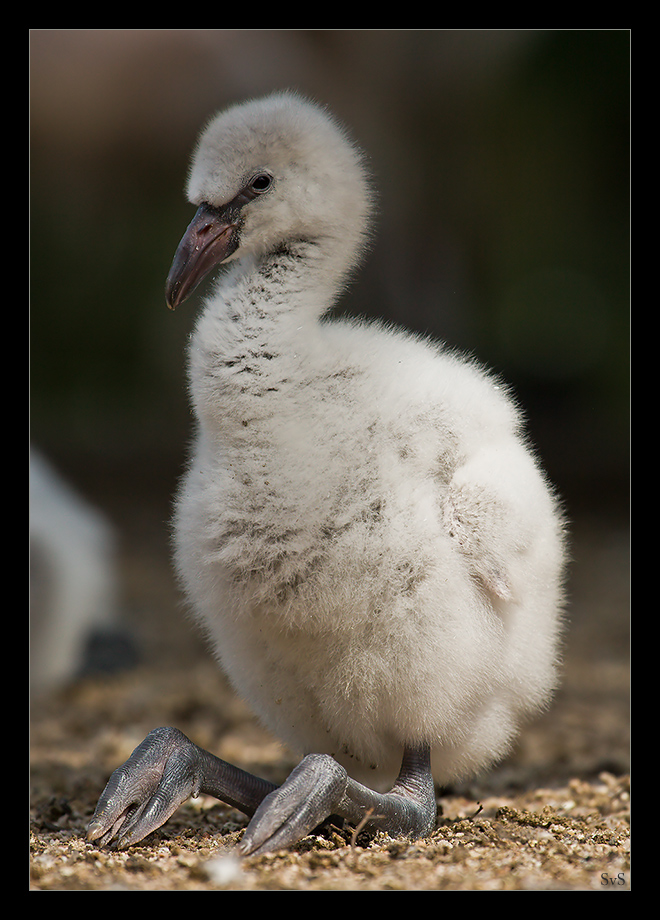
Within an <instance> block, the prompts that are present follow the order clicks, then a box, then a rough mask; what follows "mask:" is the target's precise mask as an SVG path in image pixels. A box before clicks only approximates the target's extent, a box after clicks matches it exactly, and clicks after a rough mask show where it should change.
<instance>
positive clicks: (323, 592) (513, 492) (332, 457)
mask: <svg viewBox="0 0 660 920" xmlns="http://www.w3.org/2000/svg"><path fill="white" fill-rule="evenodd" d="M316 246H317V244H316V243H312V242H308V241H304V240H302V241H300V240H299V241H296V242H295V243H291V244H290V245H289V246H288V247H287V248H286V249H280V250H279V251H275V252H270V253H268V254H267V255H264V256H263V257H261V258H259V259H257V260H254V261H252V260H250V261H249V263H248V265H247V266H246V265H245V264H244V263H241V262H239V263H238V264H237V265H236V266H234V267H233V269H230V272H229V274H228V275H227V276H225V277H224V278H223V279H222V280H221V282H220V284H219V286H218V288H217V290H216V292H215V293H214V294H213V295H212V296H211V297H210V298H209V300H208V302H207V303H206V306H205V309H204V312H203V314H202V317H201V319H200V322H199V324H198V327H197V330H196V332H195V335H194V338H193V341H192V345H191V350H190V379H191V393H192V398H193V403H194V406H195V411H196V415H197V418H198V434H197V440H196V444H195V449H194V452H193V455H194V459H193V461H192V463H191V467H190V470H189V472H188V475H187V477H186V479H185V482H184V484H183V487H182V489H181V493H180V496H179V502H178V510H177V516H176V534H177V538H176V545H177V553H176V558H177V566H178V570H179V573H180V576H181V579H182V581H183V584H184V586H185V589H186V592H187V594H188V596H189V598H190V600H191V602H192V607H193V610H194V612H195V614H196V616H197V617H198V618H199V620H200V622H201V623H202V625H203V627H204V629H205V630H206V632H207V633H208V635H209V637H210V639H211V642H212V644H213V647H214V649H215V652H216V654H217V656H218V658H219V660H220V662H221V664H222V667H223V669H224V670H225V671H226V673H227V674H228V676H229V677H230V679H231V681H232V682H233V684H234V686H235V687H236V689H237V690H238V692H239V693H240V694H241V695H242V696H244V697H245V698H246V699H247V700H248V701H249V702H250V704H251V705H252V707H253V708H254V710H255V711H256V713H257V714H258V715H259V716H260V717H261V718H262V719H263V720H264V721H265V722H266V724H267V725H268V726H269V727H270V728H271V729H272V730H273V731H274V732H275V733H276V734H277V735H278V736H279V737H281V738H282V739H283V740H285V741H286V742H287V743H289V744H290V745H291V746H292V747H293V748H294V749H296V750H299V751H303V752H308V751H323V752H328V753H331V754H333V755H334V756H335V757H336V758H337V759H338V760H339V761H340V762H341V763H343V764H344V765H345V766H346V767H347V769H349V771H350V772H351V773H352V774H353V775H355V776H357V777H361V778H365V779H368V780H369V781H370V783H372V784H377V785H380V784H381V782H382V783H386V782H388V781H389V780H391V778H392V776H393V775H395V774H396V770H397V769H398V767H399V765H400V762H401V752H402V749H403V746H404V744H415V743H420V742H431V744H432V747H433V749H434V766H435V774H436V778H437V779H438V781H440V782H445V781H448V780H450V779H452V778H455V777H457V776H461V775H464V774H466V773H469V772H473V771H475V770H478V769H480V768H482V767H484V766H485V765H487V764H488V763H490V762H492V761H493V760H495V759H497V758H498V757H500V756H501V755H502V754H503V753H505V751H506V750H507V748H508V746H509V743H510V740H511V737H512V733H513V732H514V731H515V728H516V726H517V723H518V722H519V721H520V718H521V716H523V715H525V714H526V713H527V712H528V711H533V710H534V709H535V708H537V707H538V706H539V705H542V704H543V703H544V702H545V700H546V699H547V697H548V694H549V692H550V691H551V689H552V688H553V686H554V683H555V643H556V634H557V625H558V623H557V607H558V602H559V592H560V583H559V572H560V568H561V565H560V562H561V538H560V534H561V527H560V525H559V521H558V517H557V515H556V513H555V510H554V506H553V501H552V498H551V496H550V493H549V491H548V490H547V488H546V486H545V484H544V482H543V479H542V477H541V476H540V474H539V472H538V470H537V469H536V466H535V464H534V462H533V460H532V458H531V457H530V455H529V453H528V451H527V450H526V449H525V447H524V444H523V442H522V440H521V438H520V436H519V434H518V427H519V419H518V414H517V411H516V410H515V408H514V407H513V405H512V403H511V401H510V400H509V398H508V397H507V395H506V392H505V390H504V389H503V388H502V387H501V386H499V385H498V384H497V383H496V382H493V381H491V380H490V379H489V378H488V377H487V376H486V375H485V374H484V373H483V372H482V371H481V370H480V369H478V368H477V367H475V366H474V365H473V364H470V363H468V362H465V361H464V360H462V359H459V358H457V357H455V356H452V355H450V354H448V353H444V352H442V351H441V350H439V349H438V348H436V347H435V346H433V345H431V344H429V343H427V342H425V341H423V340H420V339H417V338H415V337H412V336H410V335H407V334H406V333H403V332H399V331H394V330H391V329H387V328H383V327H380V326H378V325H367V324H362V323H358V322H347V321H332V320H322V319H321V315H322V313H323V312H324V309H325V307H327V306H329V305H330V302H329V301H328V300H327V298H326V299H325V300H323V298H322V296H320V297H319V300H318V301H317V309H315V310H308V309H307V308H306V304H305V302H304V301H305V297H303V296H301V295H300V293H299V292H300V291H305V292H309V291H310V290H312V289H313V288H314V287H315V281H316V276H317V275H318V273H319V271H321V272H322V268H323V267H322V264H321V265H319V261H320V260H319V256H318V253H317V251H316ZM319 301H320V303H319Z"/></svg>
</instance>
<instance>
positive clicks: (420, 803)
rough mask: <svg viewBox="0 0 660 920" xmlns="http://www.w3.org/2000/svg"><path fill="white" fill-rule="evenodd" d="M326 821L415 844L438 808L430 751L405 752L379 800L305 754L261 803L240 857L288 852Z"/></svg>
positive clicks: (323, 760)
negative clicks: (334, 818) (342, 820)
mask: <svg viewBox="0 0 660 920" xmlns="http://www.w3.org/2000/svg"><path fill="white" fill-rule="evenodd" d="M330 815H338V816H339V817H341V818H345V819H346V820H347V821H349V823H351V824H355V825H357V824H359V823H360V822H362V821H364V819H365V818H366V819H367V820H366V823H365V825H364V826H365V827H366V828H368V829H372V830H383V831H386V832H387V833H389V834H391V835H392V836H393V837H401V836H404V837H411V838H413V839H415V838H418V837H423V836H426V835H428V834H429V833H430V832H431V831H432V830H433V828H434V826H435V818H436V802H435V791H434V786H433V777H432V775H431V763H430V752H429V749H428V748H420V749H406V750H405V751H404V755H403V761H402V764H401V771H400V773H399V777H398V779H397V781H396V783H395V784H394V786H393V787H392V790H391V791H390V792H388V793H385V794H381V793H378V792H374V791H373V790H372V789H369V788H367V787H366V786H363V785H361V784H360V783H358V782H356V781H355V780H353V779H351V778H350V777H349V776H348V774H347V773H346V771H345V770H344V768H343V767H342V766H340V765H339V764H338V763H337V762H336V760H334V759H333V758H332V757H330V756H329V755H327V754H309V755H308V756H307V757H305V758H304V760H302V761H301V763H300V764H299V765H298V766H297V767H296V768H295V770H293V772H292V773H291V775H290V776H289V778H288V779H287V780H286V782H285V783H283V785H282V786H280V787H279V788H278V789H276V790H275V791H274V792H271V793H270V794H269V795H268V796H267V797H266V798H265V799H264V801H263V802H262V803H261V805H260V806H259V808H258V809H257V811H256V812H255V814H254V817H253V818H252V820H251V821H250V824H249V825H248V827H247V829H246V831H245V834H244V835H243V839H242V840H241V843H240V845H239V848H240V850H241V852H242V853H243V854H244V855H255V854H261V853H267V852H270V851H272V850H278V849H282V848H283V847H287V846H291V844H293V843H295V842H296V841H297V840H300V839H301V838H302V837H304V836H305V835H306V834H309V833H310V831H312V830H313V829H314V828H315V827H316V826H317V825H319V824H320V823H321V822H322V821H323V820H325V818H327V817H329V816H330Z"/></svg>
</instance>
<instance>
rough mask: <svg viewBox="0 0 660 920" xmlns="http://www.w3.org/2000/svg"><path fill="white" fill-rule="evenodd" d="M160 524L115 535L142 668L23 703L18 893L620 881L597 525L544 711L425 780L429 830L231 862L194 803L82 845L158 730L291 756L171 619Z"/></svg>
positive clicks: (318, 840) (277, 774) (622, 692)
mask: <svg viewBox="0 0 660 920" xmlns="http://www.w3.org/2000/svg"><path fill="white" fill-rule="evenodd" d="M118 513H119V515H120V516H121V509H120V511H119V512H118ZM126 516H127V519H128V517H129V515H128V512H127V514H126ZM159 520H160V519H159V517H158V515H155V516H149V515H145V516H144V517H143V518H140V517H139V515H138V517H137V519H136V517H135V515H132V516H131V523H130V526H128V527H126V528H125V533H126V534H127V539H126V545H125V547H124V553H123V557H122V577H123V579H124V582H125V586H126V587H125V593H126V609H127V612H128V614H129V616H130V623H131V626H132V628H133V629H134V631H135V634H136V637H137V639H138V642H139V643H140V646H141V649H142V660H141V662H140V664H139V666H137V667H136V668H134V669H132V670H129V671H126V672H124V673H120V674H118V675H115V676H112V677H100V678H87V679H85V680H83V681H79V682H77V683H74V684H72V685H71V686H69V687H66V688H63V689H61V690H60V691H58V692H56V693H51V694H49V695H48V696H47V698H41V699H34V700H33V702H32V719H31V765H32V766H31V801H30V805H31V807H30V817H31V828H30V849H31V852H30V888H31V890H32V891H56V890H57V891H62V890H71V891H74V890H78V891H81V890H87V891H89V890H94V891H207V890H232V891H288V890H295V891H318V890H324V891H349V890H352V891H356V890H357V891H424V890H433V891H440V890H447V891H449V890H452V891H456V890H590V891H604V890H609V891H626V890H630V865H629V824H630V820H629V814H630V791H629V777H628V773H629V702H628V689H629V658H628V600H629V578H628V534H627V529H626V527H625V525H617V524H616V523H613V522H612V521H608V522H603V521H600V520H596V519H593V518H592V519H584V520H582V521H580V522H579V524H578V525H576V526H575V527H574V541H573V543H574V549H573V555H574V563H573V566H572V574H571V582H570V588H571V604H570V618H571V622H570V627H569V629H568V631H567V637H566V652H565V674H564V680H563V684H562V688H561V690H560V692H559V693H558V694H557V698H556V700H555V702H554V704H553V706H552V707H551V709H550V710H549V711H548V712H547V713H545V714H544V715H543V716H542V717H541V718H540V719H538V720H537V721H536V722H535V723H533V724H532V725H530V726H529V727H528V728H527V730H526V731H525V732H524V734H523V735H522V737H521V739H520V743H519V745H518V746H517V748H516V750H515V752H514V753H513V755H512V756H511V757H510V758H509V759H508V760H507V761H506V763H503V764H502V765H501V766H500V767H499V768H498V769H496V770H494V771H493V772H491V773H490V774H488V775H487V776H484V777H482V778H480V779H479V781H475V782H471V783H468V784H465V785H464V786H462V787H460V788H458V787H457V788H454V789H450V790H445V791H442V792H441V791H440V790H438V797H439V805H440V815H439V818H438V824H437V828H436V831H435V833H434V834H433V835H432V836H431V837H430V838H429V839H428V840H425V841H421V842H416V843H409V842H405V841H400V840H397V841H395V840H391V839H389V838H388V837H385V836H382V837H377V838H375V839H365V838H364V837H363V836H358V837H357V838H356V839H353V838H352V836H351V834H350V833H349V832H346V831H342V830H341V829H333V828H329V829H328V830H327V832H326V833H324V835H323V836H315V837H308V838H306V839H305V840H303V841H301V843H300V844H299V845H298V846H297V847H296V848H295V849H294V850H292V851H290V852H282V853H277V854H273V855H268V856H264V857H258V858H253V859H249V860H245V861H244V862H239V861H238V860H237V859H236V858H235V857H234V856H233V847H234V844H235V842H236V840H238V839H239V837H240V834H241V833H242V828H243V827H244V826H245V823H246V819H245V818H244V817H243V816H241V815H240V814H239V813H238V812H235V811H232V810H231V809H230V808H228V807H226V806H224V805H222V804H220V803H218V802H217V801H215V800H213V799H208V798H206V797H200V798H199V799H197V800H195V801H191V802H189V803H187V804H186V805H184V806H183V807H182V808H181V809H180V810H179V812H177V814H176V815H174V816H173V818H171V819H170V821H169V822H168V823H167V824H166V825H165V826H164V827H163V828H161V829H160V830H159V831H156V832H155V833H154V834H153V835H151V836H150V837H149V838H147V840H145V841H143V843H142V844H140V845H138V846H134V847H131V848H130V849H129V850H127V851H125V852H114V851H112V850H107V849H101V848H99V847H97V846H96V845H93V844H89V843H87V842H86V840H85V836H84V829H85V825H86V823H87V821H88V820H89V817H90V815H91V814H92V812H93V810H94V806H95V803H96V800H97V798H98V795H99V793H100V792H101V790H102V788H103V786H104V784H105V782H106V780H107V777H108V776H109V774H110V772H111V771H112V770H113V769H114V768H115V767H116V766H118V765H119V764H120V763H121V762H122V761H123V760H125V759H126V757H127V756H128V755H129V754H130V752H131V750H132V749H133V748H134V747H135V745H136V744H138V743H139V742H140V741H141V740H142V738H143V737H144V735H145V734H146V733H147V732H148V731H149V730H150V729H151V728H153V727H155V726H157V725H165V724H171V725H176V726H178V727H179V728H181V729H182V730H183V731H185V732H186V734H188V735H189V736H190V737H191V738H193V739H194V740H195V741H196V742H197V743H199V744H200V745H202V746H203V747H206V748H209V749H211V750H213V751H215V752H216V753H217V754H219V755H220V756H222V757H224V758H226V759H228V760H232V761H234V762H237V763H239V764H240V765H241V766H243V767H245V768H247V769H250V770H252V771H254V772H258V773H260V774H261V775H264V776H267V777H269V778H271V779H273V780H275V781H281V780H282V779H284V777H285V776H286V774H287V772H288V771H289V770H290V768H291V767H292V765H293V764H294V763H295V758H294V757H293V756H292V755H291V754H290V753H289V752H288V751H286V750H284V749H283V748H282V747H281V746H280V745H279V744H278V742H277V741H276V740H275V739H273V738H272V737H271V736H270V735H268V734H267V733H266V732H265V731H264V730H262V729H261V728H260V727H259V726H258V725H257V724H255V722H254V720H253V719H252V717H251V715H250V712H249V710H248V709H247V707H246V706H244V705H243V704H242V703H241V702H240V701H238V700H236V699H235V697H234V696H233V695H232V693H231V692H230V691H229V689H228V688H227V686H226V684H225V683H224V681H223V678H222V676H221V675H220V674H219V673H218V671H217V669H216V668H215V666H214V665H213V663H212V662H211V660H210V658H209V656H208V655H207V653H206V651H205V650H204V649H203V647H202V645H201V643H200V642H199V639H198V637H197V636H195V634H194V632H193V631H192V629H191V628H190V627H189V625H188V624H187V623H186V622H185V619H184V618H183V616H182V615H181V611H180V609H179V600H178V598H177V596H176V594H175V591H174V587H173V584H172V578H171V574H170V572H169V566H168V561H167V551H166V545H165V540H164V538H161V537H160V536H157V537H156V538H155V539H152V537H153V534H152V533H151V530H152V528H156V529H157V528H159V527H160V524H159Z"/></svg>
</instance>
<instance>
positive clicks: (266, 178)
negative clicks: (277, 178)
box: [250, 173, 273, 195]
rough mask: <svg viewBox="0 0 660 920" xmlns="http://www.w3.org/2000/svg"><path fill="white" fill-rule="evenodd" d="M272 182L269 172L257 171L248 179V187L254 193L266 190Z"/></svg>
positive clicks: (259, 193)
mask: <svg viewBox="0 0 660 920" xmlns="http://www.w3.org/2000/svg"><path fill="white" fill-rule="evenodd" d="M272 184H273V177H272V176H271V175H270V174H269V173H258V174H257V175H256V176H254V178H252V179H250V189H251V191H252V192H254V194H255V195H261V194H263V193H264V192H267V191H268V189H269V188H270V187H271V185H272Z"/></svg>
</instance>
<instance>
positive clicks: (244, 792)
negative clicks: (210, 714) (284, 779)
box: [87, 728, 277, 849]
mask: <svg viewBox="0 0 660 920" xmlns="http://www.w3.org/2000/svg"><path fill="white" fill-rule="evenodd" d="M276 788H277V786H276V785H275V784H274V783H270V782H268V781H267V780H264V779H259V777H256V776H253V775H252V774H251V773H246V772H245V771H244V770H240V769H239V768H238V767H234V766H233V765H232V764H229V763H226V761H224V760H221V759H220V758H219V757H215V756H214V755H213V754H210V753H209V752H208V751H205V750H203V748H200V747H198V746H197V745H196V744H193V742H192V741H190V739H189V738H187V737H186V736H185V735H184V734H183V732H180V731H179V730H178V729H176V728H156V729H154V730H153V731H152V732H149V734H148V735H147V737H146V738H145V739H144V741H143V742H142V743H141V744H139V745H138V746H137V747H136V748H135V750H134V751H133V753H132V754H131V756H130V757H129V758H128V760H127V761H126V763H124V764H122V766H121V767H118V768H117V769H116V770H115V771H114V773H113V774H112V776H111V777H110V779H109V780H108V784H107V786H106V787H105V789H104V790H103V793H102V795H101V798H100V799H99V802H98V805H97V806H96V810H95V812H94V815H93V817H92V820H91V821H90V823H89V824H88V826H87V839H88V840H90V841H92V840H98V842H99V843H100V844H101V845H104V844H112V845H113V846H114V847H116V848H117V849H123V848H125V847H128V846H131V844H134V843H138V842H139V841H140V840H142V839H143V838H144V837H146V836H147V834H150V833H151V832H152V831H154V830H156V828H158V827H160V826H161V825H162V824H164V823H165V822H166V821H167V819H168V818H170V817H171V816H172V815H173V814H174V812H175V811H176V810H177V808H178V807H179V806H180V805H182V804H183V803H184V802H185V801H186V800H187V799H189V798H190V796H197V795H199V793H204V794H206V795H212V796H215V798H218V799H220V800H221V801H223V802H226V803H227V804H228V805H231V806H232V807H234V808H238V809H239V811H242V812H243V813H244V814H247V815H251V814H253V813H254V812H255V810H256V808H257V806H258V805H259V803H260V802H261V801H262V799H263V798H264V796H266V795H267V794H268V793H269V792H272V791H273V790H274V789H276Z"/></svg>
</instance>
